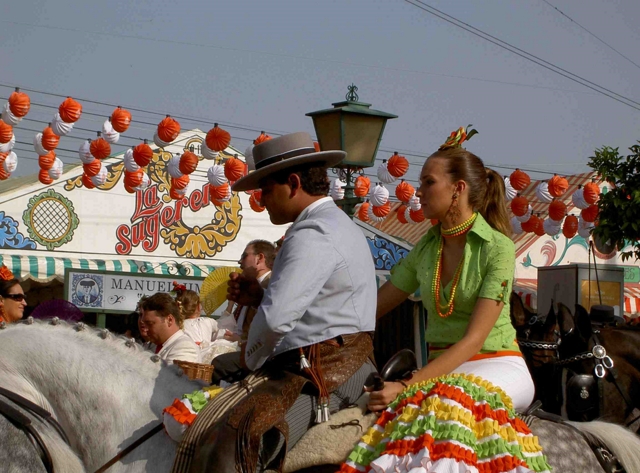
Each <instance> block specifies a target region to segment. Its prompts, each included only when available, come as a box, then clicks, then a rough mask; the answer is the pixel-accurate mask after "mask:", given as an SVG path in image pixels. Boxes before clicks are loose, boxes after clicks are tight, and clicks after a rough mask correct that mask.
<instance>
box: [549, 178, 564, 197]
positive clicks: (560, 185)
mask: <svg viewBox="0 0 640 473" xmlns="http://www.w3.org/2000/svg"><path fill="white" fill-rule="evenodd" d="M568 188H569V181H567V179H566V178H564V177H562V176H558V175H557V174H554V175H553V177H552V178H551V179H549V194H551V195H552V196H554V197H560V196H562V195H563V194H564V193H565V192H567V189H568Z"/></svg>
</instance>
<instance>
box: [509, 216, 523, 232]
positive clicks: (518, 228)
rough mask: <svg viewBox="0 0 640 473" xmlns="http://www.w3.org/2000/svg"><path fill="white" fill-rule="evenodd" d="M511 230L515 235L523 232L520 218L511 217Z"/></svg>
mask: <svg viewBox="0 0 640 473" xmlns="http://www.w3.org/2000/svg"><path fill="white" fill-rule="evenodd" d="M511 231H512V232H513V233H514V234H515V235H520V234H521V233H522V232H523V230H522V223H520V220H518V219H517V218H515V217H511Z"/></svg>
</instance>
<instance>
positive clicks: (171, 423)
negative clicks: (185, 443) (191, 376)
mask: <svg viewBox="0 0 640 473" xmlns="http://www.w3.org/2000/svg"><path fill="white" fill-rule="evenodd" d="M222 390H223V388H221V387H219V386H215V385H214V386H207V387H204V388H202V389H199V390H197V391H194V392H192V393H190V394H185V395H183V396H182V399H174V400H173V404H171V405H170V406H168V407H165V408H164V409H163V410H162V422H163V423H164V429H165V431H166V432H167V434H168V435H169V437H171V438H172V439H173V440H174V441H176V442H180V440H181V439H182V436H183V435H184V433H185V432H186V430H187V428H188V427H189V426H190V425H191V424H193V421H195V420H196V416H197V415H198V413H199V412H200V411H201V410H202V409H204V406H206V405H207V403H208V402H209V401H210V400H211V399H213V398H214V397H216V396H217V395H218V394H220V393H221V392H222Z"/></svg>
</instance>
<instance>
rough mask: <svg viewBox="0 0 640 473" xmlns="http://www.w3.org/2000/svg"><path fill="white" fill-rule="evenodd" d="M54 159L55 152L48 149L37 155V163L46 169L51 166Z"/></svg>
mask: <svg viewBox="0 0 640 473" xmlns="http://www.w3.org/2000/svg"><path fill="white" fill-rule="evenodd" d="M55 160H56V154H55V153H54V152H53V151H49V152H48V153H47V154H45V155H43V156H38V165H39V166H40V169H42V170H44V171H48V170H49V169H51V168H52V167H53V163H54V162H55Z"/></svg>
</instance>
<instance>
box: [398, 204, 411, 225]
mask: <svg viewBox="0 0 640 473" xmlns="http://www.w3.org/2000/svg"><path fill="white" fill-rule="evenodd" d="M406 211H407V206H406V205H404V204H402V205H401V206H400V207H398V210H396V216H397V217H398V222H400V223H409V222H407V219H406V218H405V216H404V214H405V212H406Z"/></svg>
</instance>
